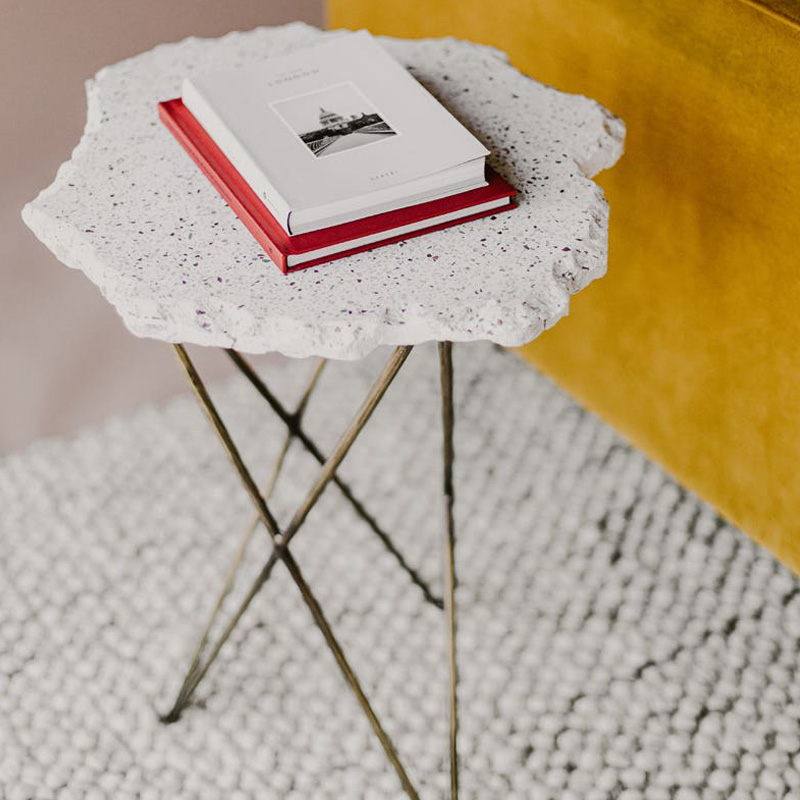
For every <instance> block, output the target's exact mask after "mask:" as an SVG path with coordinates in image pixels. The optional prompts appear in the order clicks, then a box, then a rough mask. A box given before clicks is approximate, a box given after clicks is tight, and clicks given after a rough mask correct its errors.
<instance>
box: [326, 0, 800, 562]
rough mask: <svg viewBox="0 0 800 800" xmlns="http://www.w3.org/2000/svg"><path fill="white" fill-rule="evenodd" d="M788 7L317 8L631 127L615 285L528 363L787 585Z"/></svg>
mask: <svg viewBox="0 0 800 800" xmlns="http://www.w3.org/2000/svg"><path fill="white" fill-rule="evenodd" d="M793 6H794V4H792V5H789V4H786V3H770V4H769V5H760V4H758V3H755V2H749V1H748V2H745V0H714V2H707V3H702V4H699V5H697V4H689V3H686V2H678V1H677V0H665V2H663V3H657V4H652V3H639V4H634V3H627V2H624V0H601V1H600V2H597V1H596V0H595V1H594V2H589V1H588V0H570V1H569V2H563V1H562V0H538V2H536V3H490V2H486V1H485V0H472V1H471V2H469V1H466V2H465V0H440V2H437V3H435V4H429V3H427V2H426V0H384V2H382V3H372V2H370V0H329V3H328V10H329V23H330V25H331V26H332V27H350V28H358V27H367V28H369V29H370V30H371V31H372V32H373V33H377V34H380V33H385V34H391V35H394V36H404V37H416V36H419V37H423V36H444V35H454V36H456V37H462V38H467V39H471V40H474V41H479V42H485V43H488V44H492V45H495V46H498V47H500V48H502V49H503V50H505V51H506V52H508V53H509V54H510V56H511V58H512V61H513V62H514V63H515V64H516V65H517V66H518V67H519V68H520V69H521V70H523V71H524V72H526V73H528V74H530V75H531V76H532V77H535V78H536V79H537V80H540V81H543V82H545V83H549V84H552V85H554V86H556V87H557V88H559V89H562V90H565V91H569V92H577V93H581V94H586V95H589V96H591V97H594V98H595V99H597V100H598V101H599V102H601V103H603V104H604V105H605V106H607V107H608V108H609V109H611V110H612V111H613V112H614V113H616V114H618V115H619V116H621V117H622V118H623V119H624V120H625V121H626V123H627V126H628V139H627V144H626V151H627V152H626V155H625V157H624V158H623V159H622V160H621V161H620V163H619V165H618V167H617V168H616V169H615V170H613V171H611V172H609V173H607V174H606V175H604V176H603V178H602V179H601V181H600V183H601V184H602V185H603V186H604V188H605V190H606V194H607V197H608V199H609V202H610V205H611V210H612V214H611V231H610V235H611V247H610V255H609V265H610V266H609V275H608V276H607V277H606V278H604V279H603V280H602V281H600V282H599V283H598V284H596V285H595V286H594V287H592V288H591V289H590V290H589V291H587V292H585V293H583V294H581V295H580V296H579V297H577V298H576V299H575V301H574V304H573V306H572V309H571V319H569V320H568V321H565V322H564V323H562V324H561V325H559V326H557V327H556V328H554V329H553V330H552V331H550V332H549V333H547V334H545V335H544V336H542V337H540V338H539V339H538V340H537V341H536V342H535V343H533V344H532V345H530V346H529V347H528V348H526V349H525V356H526V357H527V358H529V359H530V360H531V361H533V362H534V363H535V364H537V365H538V366H539V367H541V368H542V369H543V370H544V371H545V372H547V373H548V374H550V375H551V376H553V377H554V378H555V379H556V380H557V381H558V382H559V383H560V384H561V385H563V386H564V387H566V388H567V389H568V390H569V391H570V392H572V393H573V394H574V395H575V396H576V397H577V398H578V399H579V400H581V401H582V402H583V403H584V404H585V405H586V406H588V407H589V408H591V409H593V410H596V411H597V412H599V413H600V414H601V415H602V416H603V417H604V418H605V419H606V420H608V421H609V422H611V423H612V424H613V425H614V426H615V427H616V428H617V429H618V430H620V431H621V432H622V433H623V434H624V435H626V436H627V437H629V438H630V439H631V440H632V441H634V442H635V443H636V444H638V445H639V446H640V447H642V448H643V449H644V450H645V451H646V452H647V453H648V454H650V455H651V456H652V457H654V458H656V459H657V460H658V461H660V462H661V463H662V464H663V465H664V466H665V467H666V468H667V469H668V470H669V471H670V472H672V474H673V475H675V476H676V477H677V478H678V479H679V480H681V481H682V482H683V483H685V484H686V485H687V486H689V487H691V488H692V489H694V490H695V491H697V492H698V493H699V494H700V495H702V496H703V497H704V498H706V499H707V500H709V501H710V502H711V503H713V504H714V505H715V506H716V507H717V508H718V509H719V510H720V511H721V512H722V513H723V514H724V515H725V516H727V517H728V518H730V519H731V520H732V521H734V522H735V523H736V524H738V525H739V526H741V527H742V528H744V529H745V530H746V531H748V532H749V533H750V534H751V535H752V536H753V537H754V538H755V539H757V540H758V541H759V542H761V543H763V544H764V545H766V546H767V547H768V548H770V549H771V550H772V551H773V552H774V553H775V554H776V555H777V556H778V557H779V558H781V559H782V560H783V561H784V562H785V563H786V564H787V565H789V566H790V567H791V568H792V569H793V570H795V571H796V572H797V571H800V524H798V522H797V507H798V505H800V471H799V470H798V469H797V453H798V443H800V414H798V413H797V400H796V396H797V393H798V389H799V388H800V371H798V368H797V365H798V362H799V361H800V313H798V309H800V284H799V283H798V280H797V278H796V265H797V243H798V241H799V240H800V217H799V216H798V213H797V209H798V208H799V207H800V147H798V139H797V132H798V129H800V112H798V109H800V72H798V70H797V64H798V62H800V26H798V24H797V15H796V13H794V12H793V13H788V12H787V8H788V9H789V10H790V11H791V9H792V8H793Z"/></svg>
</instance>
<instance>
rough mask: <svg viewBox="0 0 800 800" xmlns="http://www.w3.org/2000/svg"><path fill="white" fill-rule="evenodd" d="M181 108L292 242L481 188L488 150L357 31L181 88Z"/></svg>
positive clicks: (186, 82) (186, 83)
mask: <svg viewBox="0 0 800 800" xmlns="http://www.w3.org/2000/svg"><path fill="white" fill-rule="evenodd" d="M182 99H183V102H184V104H185V105H186V107H187V108H188V109H189V111H191V112H192V114H193V115H194V116H195V118H196V119H197V120H198V122H199V123H200V124H201V125H202V126H203V127H204V128H205V130H206V132H207V133H208V134H209V135H210V136H211V138H212V139H213V140H214V141H215V143H216V144H217V146H218V147H219V148H220V150H222V152H223V153H224V154H225V155H226V156H227V157H228V159H229V160H230V161H231V163H232V164H233V165H234V166H235V167H236V169H237V170H238V171H239V172H240V173H241V175H242V177H243V178H244V179H245V180H246V181H247V182H248V183H249V184H250V186H251V187H252V188H253V190H254V191H255V192H256V193H257V194H258V196H259V197H260V198H261V199H262V200H263V201H264V203H265V205H266V206H267V207H268V208H269V210H270V211H271V213H272V214H273V216H274V217H275V219H276V220H278V222H279V223H280V224H281V225H282V226H283V227H284V228H285V230H286V231H287V232H288V233H290V234H297V233H305V232H307V231H312V230H318V229H320V228H327V227H329V226H330V225H337V224H340V223H343V222H348V221H350V220H354V219H360V218H361V217H365V216H370V215H372V214H378V213H381V212H383V211H390V210H392V209H395V208H403V207H405V206H409V205H414V204H416V203H421V202H424V201H427V200H433V199H436V198H438V197H446V196H448V195H451V194H455V193H457V192H461V191H466V190H468V189H474V188H477V187H479V186H485V185H486V180H485V178H484V163H485V159H486V156H487V155H488V151H487V150H486V148H485V147H484V146H483V145H482V144H481V143H480V142H479V141H478V140H477V139H476V138H475V137H474V136H473V135H472V134H471V133H470V132H469V131H468V130H466V128H464V126H463V125H461V123H460V122H459V121H458V120H457V119H456V118H455V117H453V115H452V114H450V112H448V111H447V110H446V109H445V108H444V107H443V106H442V105H441V104H440V103H439V102H438V101H437V100H436V99H435V98H434V97H433V96H432V95H431V94H429V93H428V92H427V91H426V90H425V89H424V88H423V87H422V86H421V85H420V84H419V83H418V82H417V81H416V80H415V79H414V78H413V77H412V76H411V75H410V74H409V73H408V71H407V70H406V69H405V68H404V67H403V66H402V65H401V64H399V63H398V62H397V61H395V60H394V59H393V58H392V57H391V56H390V55H389V54H388V53H387V52H386V51H385V50H384V49H383V48H382V47H381V46H380V45H379V44H378V43H377V42H376V41H375V40H374V39H373V38H372V36H371V35H370V34H369V33H368V32H367V31H359V32H357V33H350V34H343V35H341V36H337V37H335V38H333V39H330V40H328V41H326V42H325V43H323V44H320V45H314V46H312V47H308V48H305V49H303V50H299V51H296V52H294V53H291V54H289V55H286V56H277V57H274V58H270V59H267V60H265V61H263V62H262V63H260V64H258V65H256V66H253V67H248V68H243V69H235V70H226V71H223V72H217V73H213V74H210V75H204V76H201V77H197V78H191V79H185V80H184V82H183V95H182Z"/></svg>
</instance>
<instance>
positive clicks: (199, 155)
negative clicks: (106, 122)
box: [159, 104, 288, 274]
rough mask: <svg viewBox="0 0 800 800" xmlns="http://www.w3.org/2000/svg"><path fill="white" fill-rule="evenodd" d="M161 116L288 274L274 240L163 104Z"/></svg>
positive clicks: (228, 202) (281, 254) (270, 254)
mask: <svg viewBox="0 0 800 800" xmlns="http://www.w3.org/2000/svg"><path fill="white" fill-rule="evenodd" d="M159 115H160V116H161V120H162V122H164V124H165V125H166V126H167V127H168V128H169V130H170V131H171V132H172V134H173V136H174V137H175V138H176V139H177V140H178V142H179V143H180V144H181V146H182V147H183V149H184V150H185V151H186V152H187V153H188V154H189V156H190V157H191V159H192V161H194V163H195V164H197V166H198V167H200V170H201V171H202V173H203V174H204V175H205V176H206V178H208V180H209V181H210V182H211V184H212V185H213V186H214V188H215V189H216V190H217V191H218V192H219V193H220V195H221V196H222V199H223V200H224V201H225V202H226V203H227V204H228V205H229V206H230V207H231V209H233V212H234V213H235V214H236V216H237V217H239V219H240V220H241V221H242V222H243V223H244V224H245V227H246V228H247V230H249V231H250V233H251V234H252V235H253V237H254V238H255V239H256V241H257V242H258V243H259V244H260V245H261V246H262V247H263V248H264V251H265V252H266V254H267V255H268V256H269V257H270V258H271V259H272V261H273V262H275V265H276V266H277V267H278V269H279V270H280V271H281V272H283V273H284V274H286V273H287V272H288V264H287V262H286V256H285V255H284V254H283V253H282V252H281V251H280V250H279V249H278V248H277V247H276V246H275V245H274V244H273V242H272V240H271V239H270V238H269V237H268V236H267V235H266V233H265V232H264V230H263V229H262V228H261V226H260V225H259V224H258V222H257V221H256V220H255V219H254V217H253V215H252V214H251V213H250V212H249V210H248V209H247V208H246V207H245V206H244V205H243V204H242V203H241V201H240V200H239V198H238V197H237V196H236V194H235V193H234V192H233V191H231V189H230V187H229V186H228V184H227V183H225V181H223V180H222V179H221V178H220V176H219V175H218V174H217V171H216V170H215V169H214V166H213V164H211V163H210V162H209V160H208V158H207V157H206V154H205V153H203V152H202V151H201V150H200V149H198V148H197V147H196V146H195V144H194V142H193V141H192V140H191V139H190V138H189V137H188V136H186V134H185V133H184V131H183V129H182V128H181V127H180V125H177V124H176V123H175V120H174V119H173V118H172V115H171V114H170V113H169V112H168V111H167V110H166V109H165V108H164V106H163V104H159Z"/></svg>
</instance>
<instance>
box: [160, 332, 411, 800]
mask: <svg viewBox="0 0 800 800" xmlns="http://www.w3.org/2000/svg"><path fill="white" fill-rule="evenodd" d="M175 349H176V351H177V353H178V357H179V358H180V360H181V363H182V364H183V365H184V367H185V369H186V372H187V374H188V376H189V379H190V381H191V383H192V386H193V388H194V390H195V393H196V394H197V396H198V398H199V399H200V401H201V403H202V405H203V408H204V409H205V411H206V413H207V415H208V417H209V419H210V420H211V422H212V424H213V426H214V429H215V430H216V431H217V434H218V436H219V438H220V439H221V440H222V443H223V445H224V447H225V450H226V451H227V453H228V455H229V457H230V459H231V461H232V462H233V464H234V466H235V468H236V471H237V472H238V473H239V477H240V478H241V480H242V483H243V484H244V487H245V489H246V490H247V492H248V494H250V496H251V499H252V500H253V503H254V504H255V505H256V507H257V508H258V512H259V517H260V518H261V521H262V522H263V523H264V525H265V527H266V528H267V530H268V531H269V533H270V535H271V536H272V538H273V540H274V542H275V549H274V551H273V553H272V555H271V556H270V559H269V560H268V562H267V565H265V567H264V569H262V572H261V574H260V575H259V577H258V578H257V579H256V581H255V582H254V584H253V586H252V587H251V588H250V591H249V592H248V593H247V596H246V597H245V600H244V602H243V603H242V604H241V606H240V607H239V609H238V610H237V612H236V613H235V614H234V619H233V620H232V622H231V623H229V625H228V627H227V628H226V634H225V636H224V639H227V637H228V636H229V635H230V631H232V630H233V628H234V627H235V625H236V623H237V622H238V621H239V619H241V616H242V614H243V613H244V611H245V610H246V609H247V607H248V606H249V604H250V603H251V602H252V600H253V598H254V597H255V595H256V594H257V592H258V591H259V589H260V588H261V586H263V584H264V582H265V581H266V579H267V577H268V576H269V572H271V569H272V567H271V566H269V565H270V564H274V561H275V559H276V557H277V558H281V559H282V560H283V561H284V563H285V564H286V566H287V568H288V569H289V572H290V574H291V576H292V578H293V579H294V581H295V583H296V584H297V586H298V588H299V589H300V592H301V594H302V596H303V599H304V600H305V602H306V605H307V606H308V607H309V610H310V611H311V613H312V616H313V617H314V621H315V622H316V623H317V626H318V627H319V628H320V630H321V631H322V633H323V636H324V637H325V641H326V643H327V644H328V646H329V647H330V649H331V650H332V652H333V654H334V657H335V658H336V661H337V663H338V664H339V667H340V668H341V670H342V673H343V675H344V677H345V679H346V680H347V682H348V684H349V685H350V688H351V689H352V690H353V692H354V694H355V695H356V699H357V700H358V702H359V704H360V705H361V707H362V709H363V710H364V713H365V714H366V716H367V718H368V720H369V722H370V724H371V725H372V728H373V730H374V731H375V734H376V735H377V737H378V739H379V741H380V742H381V745H382V746H383V748H384V750H385V752H386V755H387V757H388V759H389V761H390V762H391V764H392V766H393V767H394V768H395V771H396V773H397V776H398V778H399V779H400V782H401V784H402V786H403V788H404V790H405V791H406V794H408V796H409V797H411V798H412V800H419V795H418V794H417V792H416V790H415V789H414V787H413V785H412V784H411V781H410V780H409V778H408V775H407V773H406V772H405V769H404V768H403V766H402V764H401V763H400V760H399V758H398V755H397V751H396V750H395V748H394V745H393V744H392V742H391V739H389V736H388V735H387V733H386V732H385V730H384V729H383V727H382V726H381V724H380V722H379V720H378V718H377V716H376V715H375V712H374V711H373V709H372V707H371V706H370V704H369V701H368V699H367V697H366V695H365V694H364V692H363V690H362V689H361V686H360V684H359V682H358V679H357V678H356V676H355V673H354V672H353V670H352V669H351V668H350V666H349V664H348V663H347V660H346V659H345V656H344V653H343V651H342V648H341V646H340V645H339V643H338V641H337V639H336V637H335V635H334V633H333V631H332V630H331V627H330V625H329V624H328V622H327V620H326V619H325V617H324V615H323V613H322V609H321V607H320V605H319V602H318V601H317V600H316V598H315V597H314V595H313V594H312V592H311V589H310V587H309V586H308V584H307V583H306V581H305V579H304V578H303V576H302V573H301V572H300V568H299V566H298V565H297V563H296V562H295V560H294V557H293V556H292V555H291V553H290V552H289V550H288V545H289V541H290V540H291V538H292V537H293V536H294V535H295V534H296V533H297V531H298V530H299V529H300V527H301V526H302V524H303V522H304V521H305V519H306V518H307V516H308V514H309V513H310V511H311V509H312V508H313V506H314V504H315V503H316V502H317V500H318V499H319V498H320V496H321V495H322V493H323V491H324V490H325V487H326V486H327V485H328V483H329V482H330V480H331V478H332V477H333V475H334V473H335V472H336V469H337V468H338V466H339V465H340V464H341V462H342V460H343V459H344V457H345V456H346V455H347V452H348V451H349V450H350V448H351V447H352V445H353V443H354V442H355V440H356V438H357V436H358V433H359V432H360V431H361V430H362V429H363V427H364V425H365V424H366V423H367V421H368V420H369V418H370V416H371V415H372V413H373V411H374V410H375V408H376V407H377V405H378V403H379V402H380V400H381V398H382V397H383V395H384V393H385V392H386V389H388V388H389V385H390V384H391V382H392V380H393V379H394V377H395V375H396V374H397V372H398V371H399V369H400V367H401V366H402V365H403V363H404V362H405V360H406V358H407V357H408V354H409V353H410V351H411V348H410V347H398V348H397V349H396V350H395V352H394V354H393V355H392V358H391V359H390V360H389V363H388V364H387V366H386V368H385V369H384V371H383V372H382V373H381V376H380V377H379V378H378V380H377V381H376V383H375V384H374V385H373V387H372V390H371V391H370V393H369V394H368V396H367V398H366V400H365V401H364V403H363V404H362V406H361V408H360V409H359V411H358V413H357V414H356V416H355V419H354V420H353V422H352V423H351V425H350V426H349V427H348V429H347V430H346V431H345V433H344V434H343V435H342V437H341V438H340V439H339V442H338V443H337V445H336V447H335V448H334V451H333V453H332V454H331V456H330V457H329V458H328V460H327V461H326V462H325V464H324V465H323V467H322V469H321V470H320V474H319V476H318V477H317V480H316V481H315V482H314V484H313V486H312V487H311V489H310V491H309V492H308V495H307V496H306V498H305V500H304V502H303V503H302V504H301V505H300V508H298V510H297V512H296V513H295V515H294V517H293V518H292V521H291V522H290V523H289V527H288V528H287V529H286V532H285V533H284V534H283V535H281V533H280V530H279V529H278V525H277V523H276V522H275V519H274V517H273V516H272V514H271V512H270V511H269V509H268V508H267V504H266V501H265V500H264V498H263V497H262V496H261V494H260V493H259V491H258V488H257V487H256V485H255V482H254V481H253V478H252V476H251V475H250V472H249V471H248V469H247V466H246V465H245V463H244V461H243V460H242V458H241V455H240V454H239V451H238V449H237V447H236V445H235V443H234V442H233V439H232V438H231V436H230V434H229V433H228V430H227V428H226V427H225V424H224V423H223V422H222V419H221V417H220V416H219V414H218V412H217V410H216V408H215V406H214V404H213V402H212V400H211V397H210V396H209V394H208V392H207V391H206V389H205V386H204V385H203V382H202V380H201V378H200V376H199V374H198V373H197V370H196V369H195V367H194V365H193V364H192V362H191V360H190V359H189V356H188V354H187V353H186V351H185V349H184V348H183V347H182V346H181V345H175ZM267 569H269V572H267V574H266V575H265V574H264V573H265V570H267ZM223 643H224V641H221V642H218V643H217V645H216V646H215V648H214V653H213V657H214V658H215V657H216V654H218V653H219V650H220V648H221V647H222V644H223ZM208 666H210V663H209V662H207V663H206V664H205V665H204V666H203V667H202V668H201V669H200V671H199V673H198V674H199V676H200V677H199V678H198V680H197V681H196V682H194V681H193V683H194V686H193V687H192V691H193V689H194V688H196V686H197V683H199V680H200V679H201V678H202V676H203V675H205V673H206V672H207V670H208ZM190 696H191V692H189V694H188V695H187V701H188V697H190Z"/></svg>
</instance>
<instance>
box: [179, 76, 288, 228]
mask: <svg viewBox="0 0 800 800" xmlns="http://www.w3.org/2000/svg"><path fill="white" fill-rule="evenodd" d="M182 92H183V94H182V99H183V104H184V105H185V106H186V108H188V109H189V111H190V112H191V113H192V115H193V116H194V118H195V119H196V120H197V121H198V122H199V123H200V124H201V125H202V126H203V128H204V129H205V131H206V133H207V134H208V135H209V136H210V137H211V138H212V139H213V140H214V143H215V144H216V145H217V147H219V149H220V150H221V151H222V152H223V153H224V154H225V156H226V158H227V159H228V161H230V162H231V164H233V166H234V167H235V168H236V170H237V171H238V173H239V174H240V175H241V176H242V178H244V180H245V181H247V183H248V184H249V185H250V187H251V188H252V189H253V191H254V192H255V193H256V194H257V195H258V197H259V199H260V200H261V201H262V202H263V203H264V205H265V206H266V207H267V208H268V209H269V211H270V213H271V214H272V216H273V217H275V219H276V220H277V222H278V223H279V224H280V226H281V227H282V228H283V229H284V230H285V231H286V232H287V233H290V229H289V215H290V212H289V206H288V204H287V203H286V202H285V201H284V200H283V197H282V196H281V194H280V192H279V191H278V190H277V189H276V188H275V186H274V185H273V184H272V182H271V181H270V179H269V177H268V176H267V175H266V173H265V172H264V170H263V169H261V167H259V165H258V164H257V163H256V161H255V159H254V158H253V156H252V155H251V154H250V153H249V152H248V150H247V148H246V147H245V146H244V145H243V144H242V143H241V142H240V141H239V139H238V138H237V137H236V135H235V134H234V133H233V131H231V129H230V128H229V127H228V125H227V124H226V123H225V122H224V121H223V120H222V119H221V118H220V116H219V114H217V113H216V112H215V111H214V109H213V108H212V107H211V105H210V104H209V103H208V102H207V100H206V98H205V97H204V95H203V93H202V92H201V91H200V90H199V89H198V88H197V87H196V86H195V85H194V84H193V83H192V82H191V81H190V80H184V82H183V90H182Z"/></svg>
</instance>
